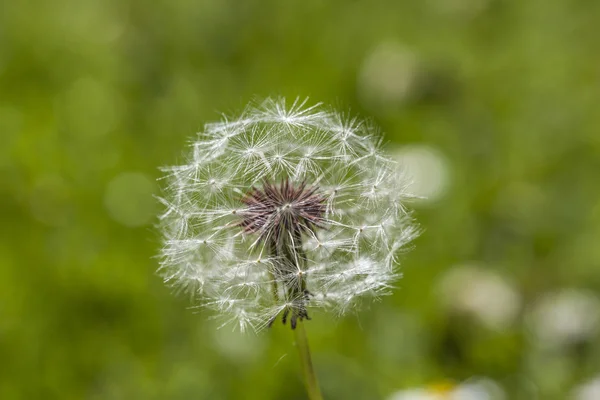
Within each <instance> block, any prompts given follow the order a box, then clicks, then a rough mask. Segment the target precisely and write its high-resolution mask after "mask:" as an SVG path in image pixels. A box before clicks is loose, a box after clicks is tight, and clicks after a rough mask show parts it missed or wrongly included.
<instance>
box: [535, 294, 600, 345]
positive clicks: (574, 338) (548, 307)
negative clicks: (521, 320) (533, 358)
mask: <svg viewBox="0 0 600 400" xmlns="http://www.w3.org/2000/svg"><path fill="white" fill-rule="evenodd" d="M528 321H529V325H530V328H531V331H532V333H533V335H534V337H535V339H536V343H537V344H539V345H541V346H543V347H562V346H565V345H570V344H575V343H578V342H580V341H583V340H586V339H589V338H591V337H593V336H594V335H595V334H596V333H597V332H598V330H599V328H600V300H599V299H598V296H596V295H595V294H594V293H592V292H589V291H586V290H577V289H563V290H561V291H559V292H556V293H551V294H547V295H545V296H544V297H542V298H541V299H540V300H539V301H538V302H537V303H536V304H535V305H534V307H533V309H532V310H531V311H530V313H529V316H528Z"/></svg>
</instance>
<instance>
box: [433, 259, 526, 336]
mask: <svg viewBox="0 0 600 400" xmlns="http://www.w3.org/2000/svg"><path fill="white" fill-rule="evenodd" d="M439 294H440V300H441V302H442V304H443V305H444V306H445V307H448V308H450V310H452V311H453V312H458V313H464V314H468V315H471V316H473V317H475V318H477V320H479V321H480V322H481V323H483V324H484V325H486V326H487V327H488V328H490V329H497V330H502V329H506V328H507V327H509V326H510V325H511V324H512V323H513V322H514V320H515V318H516V317H517V315H518V313H519V310H520V308H521V297H520V295H519V293H518V292H517V291H516V289H515V288H514V287H513V286H512V285H511V284H510V283H509V282H508V281H507V280H506V279H505V278H503V277H502V276H501V275H499V274H498V273H496V272H494V271H492V270H489V269H485V268H482V267H475V266H469V265H466V266H458V267H454V268H451V269H450V270H449V271H447V272H446V273H445V274H444V275H443V276H442V278H441V280H440V286H439Z"/></svg>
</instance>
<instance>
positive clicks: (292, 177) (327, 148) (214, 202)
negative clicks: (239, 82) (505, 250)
mask: <svg viewBox="0 0 600 400" xmlns="http://www.w3.org/2000/svg"><path fill="white" fill-rule="evenodd" d="M306 103H307V101H306V100H304V101H300V100H296V101H295V102H293V103H292V104H291V105H289V106H288V105H286V102H285V100H284V99H267V100H265V101H264V102H262V103H260V104H257V105H253V106H250V107H248V108H247V109H246V110H245V111H244V112H243V113H242V115H241V116H240V117H239V118H238V119H231V118H223V120H222V121H220V122H217V123H211V124H207V125H206V126H205V127H204V130H203V131H202V132H200V133H199V134H198V136H197V139H196V140H195V141H193V142H192V143H191V144H190V152H189V156H188V157H187V160H188V161H187V163H184V164H183V165H179V166H174V167H168V168H165V169H163V171H164V173H165V178H164V182H165V185H164V193H165V194H164V196H163V197H164V198H161V199H160V201H161V203H162V204H163V205H164V213H163V214H162V216H161V218H160V222H161V229H162V231H163V237H164V240H163V248H162V252H161V266H160V270H159V271H160V273H161V275H162V277H163V278H164V280H165V281H166V282H167V283H168V284H171V285H173V286H174V287H176V288H177V289H179V290H185V291H188V292H192V293H194V294H195V295H197V296H198V298H199V299H201V304H202V306H204V307H208V308H211V309H214V310H216V311H217V316H218V317H219V318H223V320H224V322H225V323H233V324H235V325H237V327H239V329H240V330H245V329H256V330H258V329H262V328H264V327H267V326H271V325H272V324H273V323H275V321H277V320H281V321H282V322H283V323H287V322H288V321H289V323H290V325H291V326H292V328H294V327H296V326H297V324H298V323H299V322H301V321H303V320H307V319H310V318H309V315H310V308H311V307H324V308H327V309H331V310H332V311H333V312H334V313H336V314H343V313H344V312H347V311H349V310H353V309H356V307H357V306H358V305H359V303H360V299H361V298H363V297H369V296H370V297H379V296H382V295H385V294H387V293H389V290H390V289H391V288H392V285H393V282H394V281H395V280H396V279H398V278H399V274H398V273H397V271H396V266H397V255H398V252H399V251H401V250H402V249H403V248H404V247H405V245H406V244H407V243H409V242H410V241H411V240H412V239H413V238H414V237H415V236H416V235H417V233H418V231H417V229H416V228H415V225H414V224H413V223H412V220H411V217H410V215H409V214H408V213H407V211H406V209H405V208H404V206H403V204H402V203H403V201H404V200H405V199H407V198H409V195H408V194H407V193H406V191H405V190H406V187H407V185H405V184H402V182H401V181H400V180H399V178H398V177H399V176H402V175H401V174H400V173H398V171H397V169H398V166H397V165H396V164H395V163H394V162H393V161H391V160H390V159H389V158H388V157H386V155H385V154H384V153H383V152H382V150H381V137H380V136H379V135H378V132H377V130H376V129H375V128H374V127H373V126H372V125H370V124H368V123H364V122H361V121H359V120H358V119H356V118H350V117H347V116H344V115H342V114H338V113H335V112H331V111H327V110H326V109H324V108H323V107H321V106H320V105H314V106H307V105H306Z"/></svg>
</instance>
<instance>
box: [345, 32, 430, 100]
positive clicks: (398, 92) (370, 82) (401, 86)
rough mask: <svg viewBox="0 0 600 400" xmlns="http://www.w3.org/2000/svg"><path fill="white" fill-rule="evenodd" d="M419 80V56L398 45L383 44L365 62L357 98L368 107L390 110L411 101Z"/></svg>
mask: <svg viewBox="0 0 600 400" xmlns="http://www.w3.org/2000/svg"><path fill="white" fill-rule="evenodd" d="M418 80H419V62H418V59H417V57H416V55H415V54H414V53H413V52H412V51H410V50H408V49H407V48H405V47H404V46H402V45H400V44H398V43H394V42H386V43H382V44H380V45H378V46H377V47H375V48H374V49H373V51H372V52H371V53H370V54H369V55H368V56H367V57H366V58H365V60H364V61H363V64H362V66H361V68H360V72H359V75H358V82H357V86H358V96H359V97H360V99H361V100H362V102H363V103H364V104H365V106H366V107H368V108H371V109H373V110H381V109H384V110H387V109H390V108H394V107H396V106H398V105H400V104H402V103H403V102H405V101H406V100H407V99H408V98H410V96H412V95H413V93H414V91H415V89H416V86H417V83H418Z"/></svg>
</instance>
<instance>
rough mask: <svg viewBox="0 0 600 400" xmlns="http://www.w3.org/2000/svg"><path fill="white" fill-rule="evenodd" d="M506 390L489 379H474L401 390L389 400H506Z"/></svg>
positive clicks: (388, 399)
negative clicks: (454, 383)
mask: <svg viewBox="0 0 600 400" xmlns="http://www.w3.org/2000/svg"><path fill="white" fill-rule="evenodd" d="M505 398H506V396H505V393H504V390H503V389H502V388H501V387H500V386H499V385H498V384H497V383H496V382H494V381H493V380H491V379H488V378H472V379H469V380H467V381H465V382H462V383H460V384H458V385H452V384H447V383H444V384H442V385H434V386H431V387H427V388H417V389H407V390H399V391H397V392H395V393H393V394H392V395H391V396H389V397H388V398H387V400H504V399H505Z"/></svg>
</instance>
